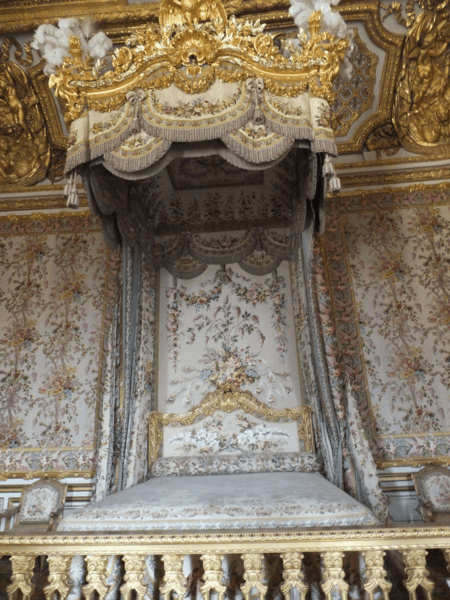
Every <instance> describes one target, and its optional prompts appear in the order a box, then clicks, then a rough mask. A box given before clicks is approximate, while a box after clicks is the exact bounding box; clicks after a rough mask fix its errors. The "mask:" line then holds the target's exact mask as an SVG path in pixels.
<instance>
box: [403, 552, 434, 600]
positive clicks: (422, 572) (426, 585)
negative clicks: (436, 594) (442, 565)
mask: <svg viewBox="0 0 450 600" xmlns="http://www.w3.org/2000/svg"><path fill="white" fill-rule="evenodd" d="M402 554H403V558H404V560H405V573H406V575H407V576H408V578H407V579H406V581H405V587H406V589H407V590H408V592H409V600H417V595H416V590H417V588H418V587H419V586H422V588H423V590H424V592H425V597H426V600H432V597H431V592H432V591H433V588H434V583H433V582H432V581H431V580H430V579H428V575H429V574H430V573H429V571H428V569H427V559H426V556H427V554H428V552H427V551H426V550H402Z"/></svg>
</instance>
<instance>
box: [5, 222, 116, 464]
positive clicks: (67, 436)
mask: <svg viewBox="0 0 450 600" xmlns="http://www.w3.org/2000/svg"><path fill="white" fill-rule="evenodd" d="M0 245H1V248H0V290H1V291H0V361H1V367H0V369H1V371H0V469H1V470H2V471H6V472H9V473H11V472H18V473H22V472H28V473H31V472H41V471H49V470H50V471H58V470H68V471H71V472H73V473H75V472H78V473H80V472H81V473H83V472H91V471H92V469H93V468H94V464H93V461H94V435H95V428H96V422H97V415H96V411H97V399H98V394H99V386H100V384H101V368H100V367H101V361H102V352H101V351H102V346H101V342H102V326H103V323H104V321H105V319H107V318H108V311H107V299H108V285H110V280H111V278H112V272H113V271H114V268H115V267H114V265H115V262H114V257H112V256H110V253H109V251H108V250H107V248H106V247H105V244H104V242H103V239H102V234H101V232H100V231H98V222H97V221H96V219H95V218H94V217H91V216H88V215H86V213H84V214H83V213H81V215H79V216H78V215H77V216H70V217H69V216H67V217H65V216H61V215H59V217H58V216H53V215H49V214H47V215H34V216H33V215H31V216H26V217H16V218H15V220H14V219H13V220H10V219H6V218H5V219H0Z"/></svg>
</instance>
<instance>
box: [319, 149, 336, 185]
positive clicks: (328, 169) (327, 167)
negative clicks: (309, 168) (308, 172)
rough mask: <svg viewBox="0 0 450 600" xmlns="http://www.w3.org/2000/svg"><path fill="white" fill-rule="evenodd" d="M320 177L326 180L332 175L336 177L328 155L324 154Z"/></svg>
mask: <svg viewBox="0 0 450 600" xmlns="http://www.w3.org/2000/svg"><path fill="white" fill-rule="evenodd" d="M322 175H323V176H324V177H325V178H326V179H329V178H330V177H332V176H333V175H336V171H335V170H334V166H333V163H332V162H331V160H330V155H329V154H325V160H324V162H323V166H322Z"/></svg>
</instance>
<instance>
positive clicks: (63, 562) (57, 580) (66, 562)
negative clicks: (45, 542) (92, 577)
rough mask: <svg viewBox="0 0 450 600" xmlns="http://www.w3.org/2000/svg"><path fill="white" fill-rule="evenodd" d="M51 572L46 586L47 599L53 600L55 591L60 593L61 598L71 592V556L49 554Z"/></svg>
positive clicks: (61, 599) (62, 599)
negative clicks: (69, 581) (69, 580)
mask: <svg viewBox="0 0 450 600" xmlns="http://www.w3.org/2000/svg"><path fill="white" fill-rule="evenodd" d="M47 560H48V564H49V568H50V574H49V577H48V584H47V585H46V586H45V587H44V594H45V597H46V598H47V600H51V598H52V597H53V594H54V593H55V592H58V593H59V597H60V600H64V598H65V597H66V596H67V594H68V593H69V590H70V587H69V584H68V579H69V574H70V564H71V562H72V557H71V556H62V555H61V554H58V555H49V556H48V557H47Z"/></svg>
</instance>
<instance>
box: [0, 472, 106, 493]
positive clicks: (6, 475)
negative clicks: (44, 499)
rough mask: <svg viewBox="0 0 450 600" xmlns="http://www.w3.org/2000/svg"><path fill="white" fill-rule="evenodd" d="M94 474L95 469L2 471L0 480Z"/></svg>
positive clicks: (56, 477)
mask: <svg viewBox="0 0 450 600" xmlns="http://www.w3.org/2000/svg"><path fill="white" fill-rule="evenodd" d="M94 476H95V471H75V470H72V471H71V470H67V471H62V470H61V471H0V481H7V480H8V479H26V480H28V479H42V478H43V477H52V478H53V479H65V478H66V477H81V478H82V479H93V478H94ZM0 491H1V487H0Z"/></svg>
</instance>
